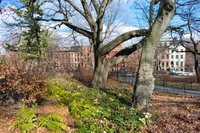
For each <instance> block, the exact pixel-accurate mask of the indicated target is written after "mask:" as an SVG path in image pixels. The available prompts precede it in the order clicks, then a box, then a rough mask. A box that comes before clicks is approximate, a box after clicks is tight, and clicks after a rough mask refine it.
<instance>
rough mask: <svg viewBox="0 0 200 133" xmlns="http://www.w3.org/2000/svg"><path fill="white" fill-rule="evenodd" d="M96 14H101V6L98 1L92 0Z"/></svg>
mask: <svg viewBox="0 0 200 133" xmlns="http://www.w3.org/2000/svg"><path fill="white" fill-rule="evenodd" d="M91 2H92V4H93V6H94V8H95V10H96V12H97V13H98V12H99V8H100V5H99V4H98V2H97V1H96V0H91Z"/></svg>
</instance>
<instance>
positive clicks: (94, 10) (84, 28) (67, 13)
mask: <svg viewBox="0 0 200 133" xmlns="http://www.w3.org/2000/svg"><path fill="white" fill-rule="evenodd" d="M45 2H46V3H47V2H48V3H51V4H52V5H54V7H53V8H52V9H49V8H48V11H49V12H51V15H48V17H46V18H43V19H41V20H42V21H54V22H58V23H60V24H63V25H65V26H67V27H69V28H70V29H72V30H74V31H76V32H78V33H80V34H82V35H83V36H85V37H87V38H88V39H89V40H90V42H91V44H92V47H93V51H94V61H95V63H94V77H93V81H92V84H93V86H94V87H98V88H105V87H106V83H107V77H108V72H109V71H110V69H111V68H112V66H114V65H115V64H116V63H118V62H120V61H121V60H122V59H123V58H124V57H125V56H124V55H123V56H121V57H119V55H120V54H118V57H113V58H111V59H107V58H106V55H107V54H108V53H109V52H110V51H112V50H113V49H114V48H115V47H117V46H118V45H120V44H122V43H123V42H125V41H127V40H129V39H131V38H133V37H140V36H145V35H146V34H147V33H148V30H146V29H140V30H133V31H130V32H126V33H124V34H122V35H119V36H118V37H116V38H115V39H113V40H111V41H110V42H107V43H106V42H105V41H104V39H105V38H104V31H103V26H104V24H105V17H106V13H105V12H106V11H107V9H108V7H109V5H110V4H111V3H112V0H102V1H97V0H91V1H87V0H80V1H76V2H75V1H72V0H54V1H52V0H47V1H45ZM55 6H56V7H57V8H55ZM52 12H53V13H52ZM58 14H59V16H62V18H61V17H59V18H58V17H57V15H58ZM76 18H78V19H79V20H82V21H81V22H83V23H84V25H83V24H80V23H77V22H75V21H74V20H76V21H77V19H76ZM112 21H113V19H112V20H110V21H109V23H107V25H108V27H110V26H109V25H110V24H111V23H112ZM79 22H80V21H79ZM110 22H111V23H110ZM106 31H108V30H106ZM107 33H109V32H107ZM137 48H139V47H138V46H133V47H132V48H131V49H132V51H134V50H136V49H137Z"/></svg>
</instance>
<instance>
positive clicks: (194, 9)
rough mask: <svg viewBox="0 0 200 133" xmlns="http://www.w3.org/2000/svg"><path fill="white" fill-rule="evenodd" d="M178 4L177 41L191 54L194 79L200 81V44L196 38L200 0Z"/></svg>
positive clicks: (199, 27)
mask: <svg viewBox="0 0 200 133" xmlns="http://www.w3.org/2000/svg"><path fill="white" fill-rule="evenodd" d="M178 5H179V9H178V10H177V13H176V16H177V17H179V18H180V19H181V20H182V23H181V26H180V29H179V30H177V33H178V35H179V37H180V38H179V41H178V42H177V43H178V44H181V45H182V46H184V47H185V48H186V50H185V51H183V52H189V53H191V54H192V56H193V60H194V69H195V73H196V80H197V82H200V66H199V62H200V60H199V59H200V44H199V40H198V38H200V16H199V12H200V9H199V7H200V0H191V1H181V2H179V3H178ZM184 36H187V37H184Z"/></svg>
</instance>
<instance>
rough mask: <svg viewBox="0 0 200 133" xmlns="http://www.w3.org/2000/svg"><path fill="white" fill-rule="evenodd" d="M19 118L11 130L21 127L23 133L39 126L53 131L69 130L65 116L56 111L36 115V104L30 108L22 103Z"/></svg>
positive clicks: (18, 113)
mask: <svg viewBox="0 0 200 133" xmlns="http://www.w3.org/2000/svg"><path fill="white" fill-rule="evenodd" d="M17 116H18V117H19V119H18V120H17V121H16V122H15V123H14V124H13V125H11V126H10V130H14V129H16V128H19V129H20V131H21V133H26V132H30V131H31V130H34V129H36V128H38V127H45V128H46V129H48V130H49V131H52V132H58V133H60V132H62V131H66V130H67V126H66V125H65V124H64V117H63V116H61V115H59V114H56V113H48V114H44V115H42V116H36V114H35V106H32V107H31V108H28V107H27V106H26V105H24V104H23V105H22V107H21V109H20V111H19V112H17Z"/></svg>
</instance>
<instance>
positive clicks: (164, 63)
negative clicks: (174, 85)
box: [155, 41, 186, 71]
mask: <svg viewBox="0 0 200 133" xmlns="http://www.w3.org/2000/svg"><path fill="white" fill-rule="evenodd" d="M184 51H185V47H183V46H182V45H175V44H174V42H173V41H161V42H160V44H159V46H158V47H157V51H156V57H155V62H156V66H157V70H158V71H160V70H164V71H185V61H186V52H184Z"/></svg>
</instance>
